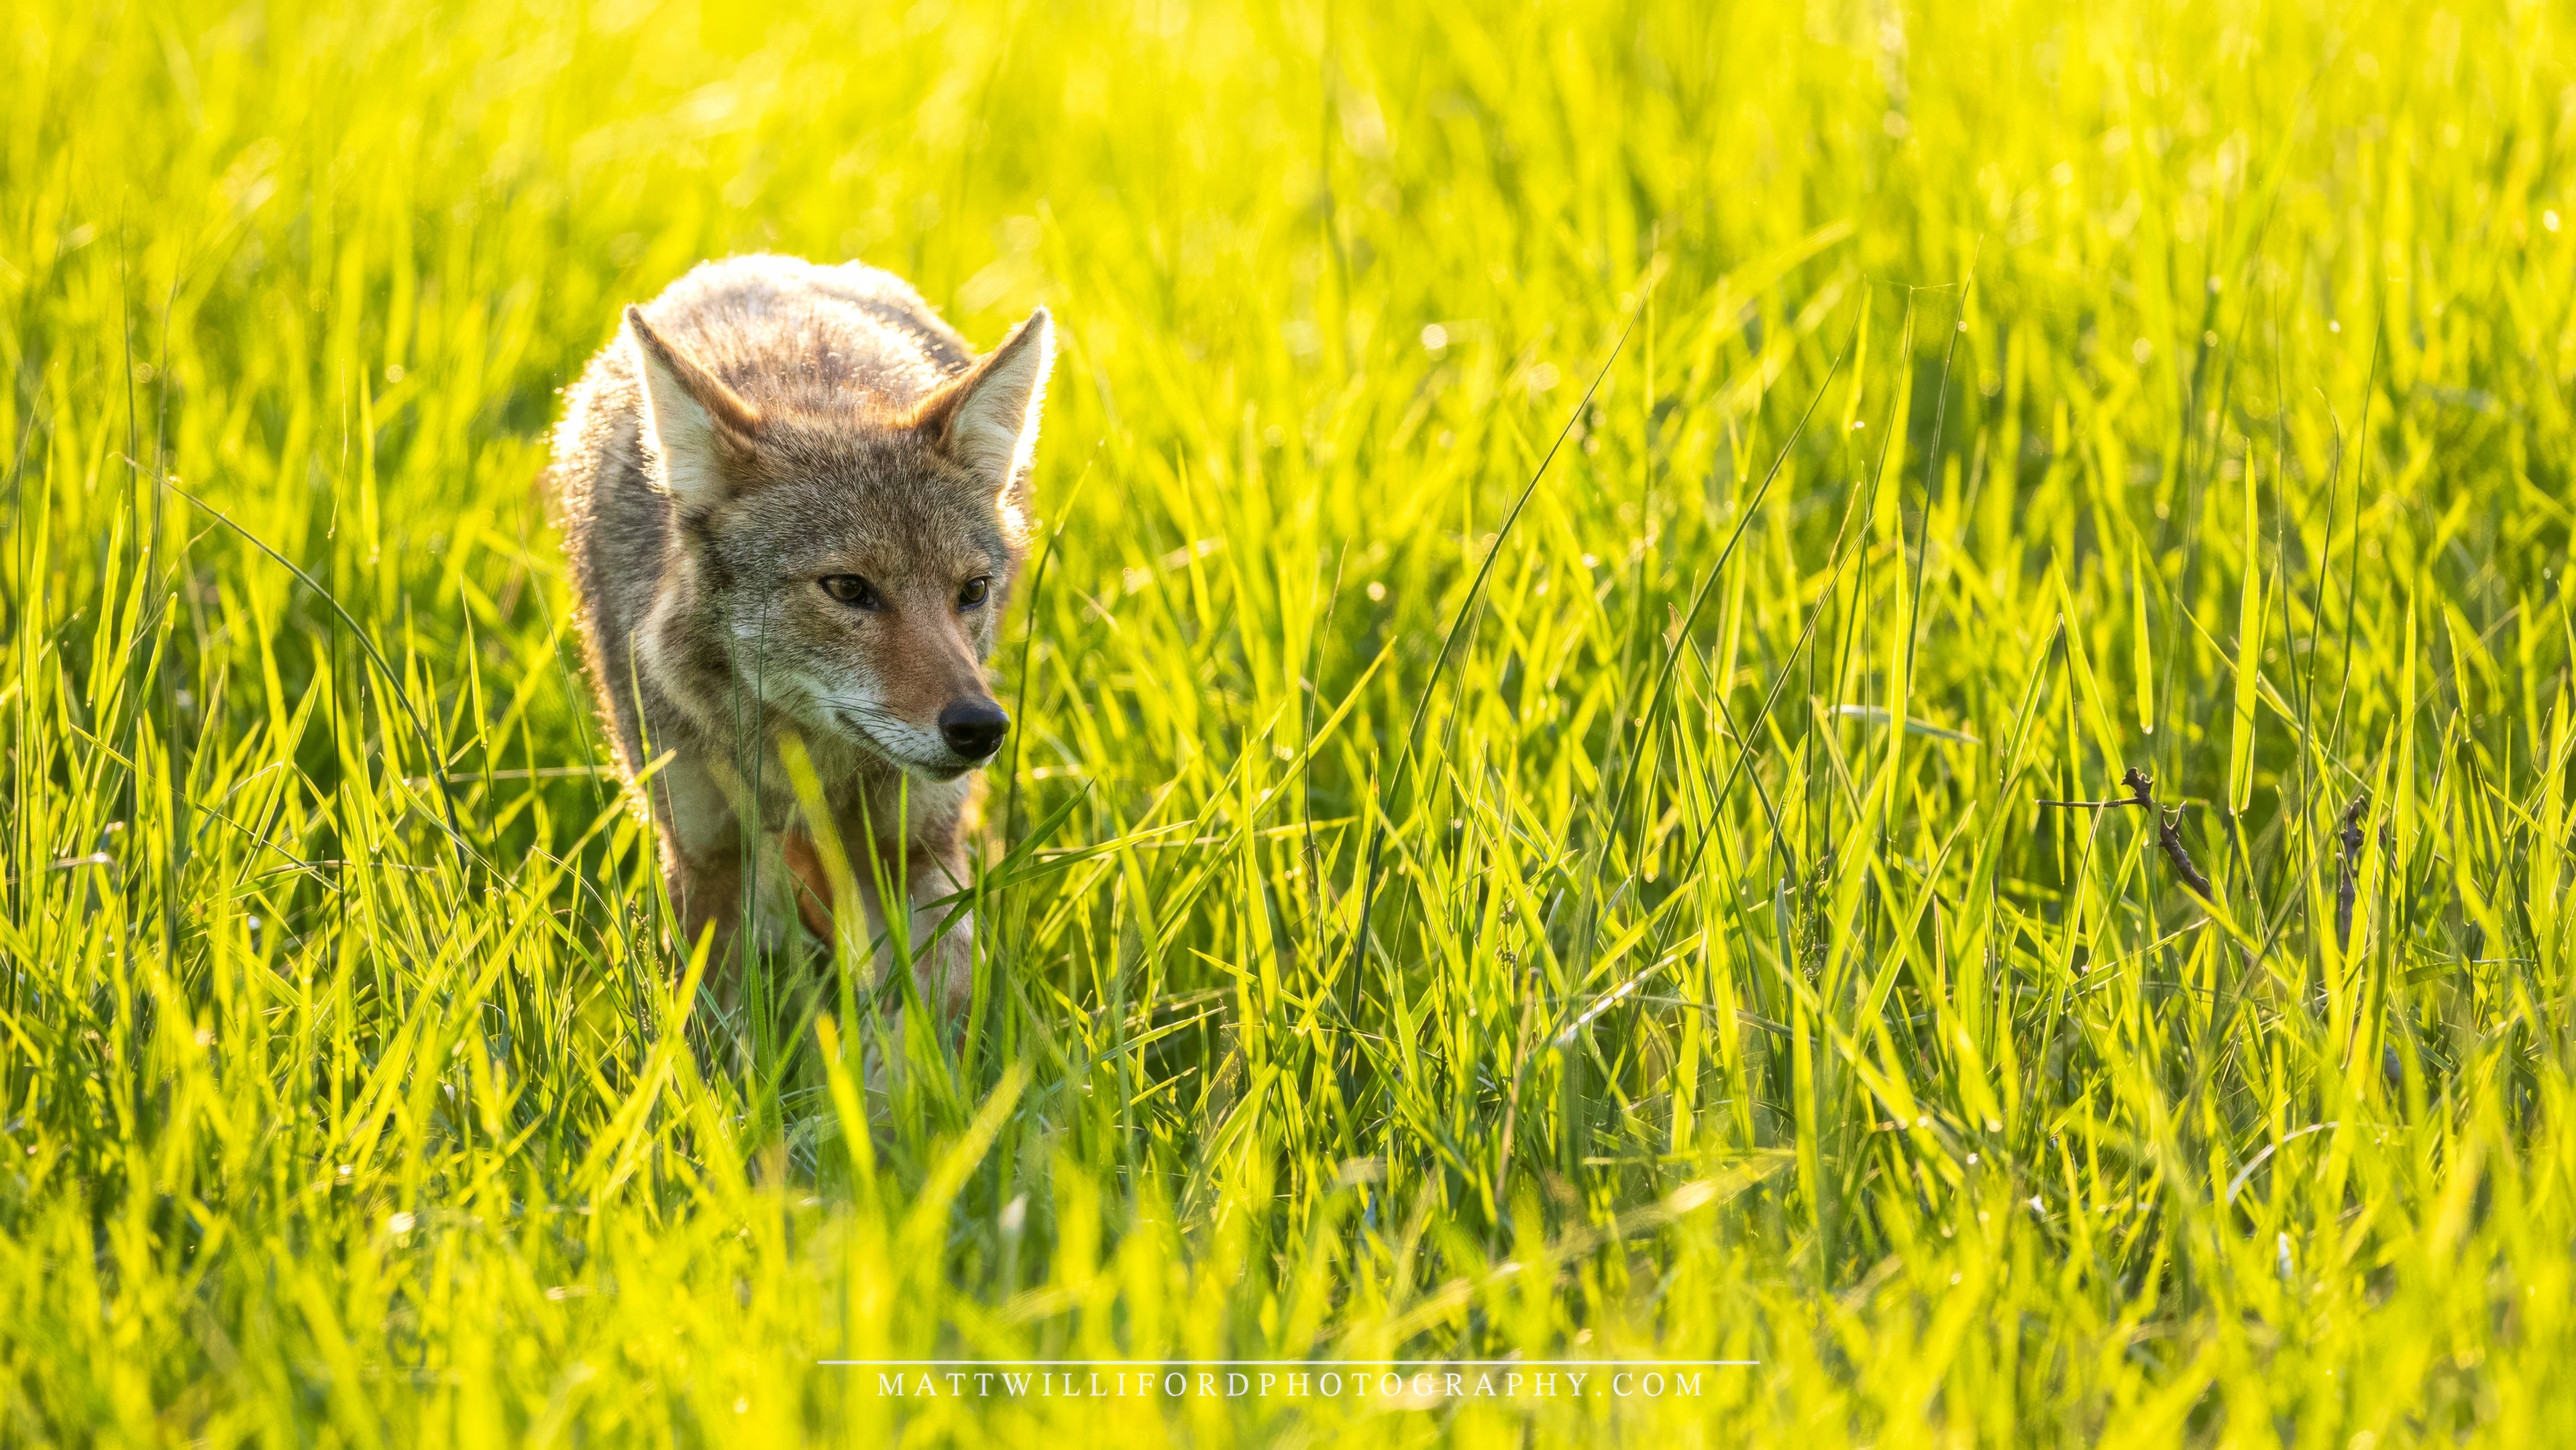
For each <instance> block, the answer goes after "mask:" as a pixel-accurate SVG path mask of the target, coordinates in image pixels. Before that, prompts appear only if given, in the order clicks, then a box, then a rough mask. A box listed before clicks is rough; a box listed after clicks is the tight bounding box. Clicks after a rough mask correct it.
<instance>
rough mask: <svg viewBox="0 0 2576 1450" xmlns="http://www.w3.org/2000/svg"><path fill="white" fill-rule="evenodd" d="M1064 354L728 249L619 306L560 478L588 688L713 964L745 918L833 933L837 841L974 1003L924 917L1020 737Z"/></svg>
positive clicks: (878, 920) (880, 913) (574, 397)
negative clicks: (1008, 705) (1013, 705)
mask: <svg viewBox="0 0 2576 1450" xmlns="http://www.w3.org/2000/svg"><path fill="white" fill-rule="evenodd" d="M1052 361H1053V339H1052V334H1051V331H1050V325H1049V322H1048V319H1047V315H1046V313H1045V312H1044V311H1043V310H1041V311H1039V312H1037V313H1035V314H1033V315H1032V316H1030V318H1029V319H1028V320H1027V321H1026V322H1024V323H1022V324H1020V326H1019V327H1018V328H1017V329H1016V330H1015V331H1013V332H1012V334H1011V335H1010V336H1009V337H1008V338H1007V339H1005V340H1004V341H1003V342H1002V344H1001V345H1000V346H999V347H997V348H995V349H994V350H993V351H992V352H991V353H989V354H986V355H985V356H983V357H981V358H978V357H976V356H975V355H974V353H973V352H972V351H971V350H969V349H968V348H967V346H966V345H965V343H964V341H963V340H962V339H960V338H959V337H958V336H957V334H956V333H955V332H953V331H951V330H950V329H949V328H948V326H947V325H946V324H945V323H943V322H941V321H940V320H939V318H938V317H937V316H936V315H934V314H933V313H932V312H931V310H930V308H929V307H928V306H927V305H926V304H925V303H923V302H922V300H921V299H920V297H919V296H917V295H915V294H914V292H913V291H912V289H911V288H909V287H907V286H905V285H904V284H903V283H902V282H901V281H899V280H897V279H896V278H894V277H893V276H891V275H889V274H887V273H885V272H881V271H877V270H875V269H874V268H870V267H863V266H860V265H858V264H856V263H851V264H849V265H846V266H840V267H818V266H814V265H812V264H810V263H806V262H801V261H796V260H793V259H791V258H786V257H736V258H732V259H729V260H726V261H722V262H710V263H708V264H706V265H704V266H701V267H699V268H698V269H697V270H695V271H693V272H691V273H690V274H689V275H688V276H686V277H684V278H682V279H681V280H680V281H679V282H677V283H676V284H674V285H673V286H672V287H671V288H670V290H668V291H666V292H664V293H663V294H662V295H661V296H660V297H658V298H655V299H654V300H653V301H652V302H651V303H649V304H647V305H645V306H643V307H629V308H627V309H626V315H625V320H624V324H623V326H622V327H621V328H620V329H619V332H618V335H617V337H616V338H615V339H614V340H613V341H611V342H610V343H609V345H608V346H607V347H606V348H605V349H603V350H602V351H601V352H600V353H599V355H598V356H597V357H595V358H593V359H592V360H591V363H590V366H589V367H588V369H587V370H585V371H584V372H583V374H582V378H581V381H580V382H579V383H578V384H576V385H575V386H574V387H573V388H572V389H571V391H570V395H569V400H568V406H567V407H566V409H565V414H564V419H563V423H562V425H561V426H560V427H559V428H558V429H557V431H556V433H555V440H554V467H553V470H552V476H553V478H554V480H555V487H556V490H557V495H558V506H559V509H560V512H561V517H562V523H563V528H564V535H565V545H566V548H567V550H568V552H569V553H570V555H571V559H572V566H573V578H574V584H575V589H576V592H577V593H578V595H579V603H580V615H581V625H582V632H583V637H584V640H585V643H586V644H587V647H588V654H589V660H590V667H591V673H592V676H593V681H594V683H595V685H596V686H597V688H598V690H599V694H600V703H601V707H602V709H603V712H604V713H605V714H606V715H607V717H608V719H609V721H610V723H611V724H612V726H613V727H614V732H615V735H616V743H617V758H618V764H619V766H620V768H621V769H622V770H623V771H624V772H625V774H626V777H627V779H628V780H629V781H639V778H640V786H639V789H640V793H641V795H642V796H643V798H644V801H645V803H646V804H647V805H648V806H649V808H650V810H651V812H652V816H653V820H654V824H655V826H656V827H657V829H658V830H659V832H660V835H661V846H662V861H663V868H664V872H665V875H666V877H667V879H668V881H669V883H670V888H671V895H672V898H673V900H674V902H675V903H676V904H677V905H678V907H679V909H680V914H681V921H682V923H683V925H684V927H685V928H686V929H687V931H688V932H689V935H690V938H691V942H692V944H694V942H695V941H696V939H697V938H698V937H699V936H700V935H702V934H703V933H704V932H706V931H707V930H708V929H709V928H710V927H712V928H713V930H714V933H715V937H716V943H715V946H716V950H717V952H718V953H719V957H718V960H719V961H720V962H721V961H727V960H728V959H729V958H730V956H731V948H732V947H733V945H734V941H735V932H736V929H737V928H738V927H739V926H740V925H742V924H744V923H746V922H748V923H750V924H752V925H753V926H754V927H755V928H756V929H758V930H760V931H761V932H762V933H763V934H764V935H765V936H768V937H771V938H773V939H775V938H776V937H778V936H781V935H783V934H784V933H785V932H786V931H787V930H788V926H789V922H790V921H791V920H793V919H795V918H797V917H801V918H802V920H803V921H804V923H805V924H806V925H807V926H808V927H809V928H811V929H813V930H815V931H817V932H818V933H824V934H828V933H829V932H830V931H831V930H833V929H834V926H835V923H834V922H833V921H832V920H831V917H830V914H829V905H828V904H829V902H830V901H831V899H832V896H831V887H830V885H829V882H830V879H831V877H832V876H833V875H835V874H836V873H835V871H834V870H833V869H832V863H826V862H824V861H823V860H822V859H821V857H820V855H819V853H818V850H817V848H816V846H815V842H816V840H818V839H835V838H837V839H838V841H839V842H840V843H841V844H842V846H843V848H844V849H845V850H846V851H847V852H848V853H849V855H850V857H851V859H850V860H849V861H848V862H847V863H846V864H847V865H848V867H849V870H848V873H847V877H848V879H850V880H853V881H855V882H856V883H858V885H859V887H860V894H861V897H862V900H863V901H864V903H865V905H866V907H867V910H868V916H869V921H868V923H867V926H868V928H869V932H870V935H871V937H872V938H883V937H885V936H887V935H888V934H889V933H888V927H889V924H890V921H891V919H892V918H895V917H908V918H911V919H912V920H911V926H912V928H913V930H912V931H911V939H912V948H913V952H914V955H915V957H916V960H917V963H918V966H919V970H920V973H921V977H922V983H923V986H924V989H925V991H926V992H928V993H930V994H931V995H932V997H933V1000H937V1001H941V1002H943V1003H944V1004H945V1005H946V1006H947V1007H948V1008H949V1009H950V1010H952V1011H954V1010H956V1009H957V1008H959V1007H962V1005H963V1003H964V999H965V993H966V990H967V985H968V983H967V975H968V974H967V970H966V969H967V961H966V956H965V953H966V945H967V940H968V936H967V931H966V926H965V923H964V922H963V921H962V920H961V921H959V922H957V923H955V924H953V925H952V926H951V927H950V930H949V931H948V933H947V934H946V936H944V937H942V938H941V939H940V940H938V941H935V942H933V941H927V940H925V938H926V937H927V936H928V935H929V934H931V933H932V932H933V931H935V929H936V926H937V922H936V920H934V919H933V918H932V916H931V914H930V913H927V912H924V911H922V910H921V906H922V903H924V902H928V901H931V900H934V899H936V898H939V897H943V896H946V895H949V894H950V893H951V892H953V891H954V890H956V889H957V887H958V885H959V884H961V883H960V880H959V878H960V877H961V876H962V874H963V870H964V864H965V863H964V854H963V840H962V835H963V831H964V829H965V817H966V813H967V811H968V809H969V807H970V805H971V792H972V788H973V782H972V780H971V778H970V777H969V774H968V773H969V772H970V771H972V770H973V769H974V768H975V767H976V766H977V765H978V764H979V763H981V762H983V761H985V760H988V759H990V758H991V757H992V756H993V754H994V753H995V752H996V751H997V750H998V749H1000V747H1001V744H1002V741H1003V739H1004V737H1005V736H1006V735H1007V734H1008V732H1009V730H1010V724H1011V721H1010V716H1009V715H1008V714H1007V713H1006V712H1004V710H1003V709H1002V707H1001V705H1000V704H999V703H998V702H996V701H995V700H994V698H993V694H992V691H991V689H990V688H989V687H988V685H987V684H986V682H985V679H984V661H985V659H986V657H987V656H989V655H990V654H991V652H992V648H993V641H994V634H995V630H996V628H997V627H998V624H999V621H1000V617H1001V610H1002V606H1003V603H1004V601H1005V600H1006V599H1007V598H1008V597H1009V592H1010V586H1011V582H1012V579H1013V576H1014V575H1015V573H1016V571H1017V569H1018V566H1019V560H1020V556H1021V553H1022V549H1023V546H1024V544H1025V541H1026V536H1027V532H1028V527H1029V521H1028V470H1029V457H1030V450H1031V449H1032V448H1033V447H1034V446H1035V444H1036V442H1037V431H1038V413H1039V406H1040V402H1041V399H1042V398H1043V396H1044V393H1045V389H1046V378H1047V372H1048V369H1049V367H1050V365H1051V363H1052ZM789 737H793V738H795V739H796V740H797V741H798V742H799V743H800V744H801V745H802V746H803V748H804V751H805V754H806V755H807V756H808V757H809V758H810V759H811V761H812V762H813V765H814V768H815V771H816V773H817V775H818V776H819V777H820V783H821V785H822V787H823V800H824V804H825V807H826V809H827V811H828V814H829V815H830V817H831V820H830V826H831V829H830V830H828V831H818V830H816V829H815V827H816V825H817V824H818V823H816V822H813V821H809V820H806V819H804V816H803V812H802V810H801V809H800V807H799V806H798V805H797V798H796V794H795V792H794V790H793V789H792V788H791V784H790V778H789V774H788V770H787V768H786V764H785V761H784V759H783V758H782V757H781V754H780V746H781V744H782V742H784V741H785V740H786V739H788V738H789ZM648 766H649V767H650V769H649V770H648ZM881 875H882V876H885V877H888V878H890V879H891V878H900V880H901V884H902V887H903V892H904V896H905V901H904V902H903V903H902V904H901V908H900V909H899V910H893V911H890V910H889V909H888V904H887V903H885V902H883V901H881V900H879V899H878V893H877V891H876V890H875V886H874V883H875V882H876V881H877V880H878V879H879V878H880V876H881ZM791 907H792V908H793V910H792V911H791V910H790V909H789V908H791ZM941 915H943V916H944V915H945V913H942V914H941Z"/></svg>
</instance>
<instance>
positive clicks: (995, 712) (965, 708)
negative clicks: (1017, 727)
mask: <svg viewBox="0 0 2576 1450" xmlns="http://www.w3.org/2000/svg"><path fill="white" fill-rule="evenodd" d="M939 733H940V735H941V736H942V737H943V738H945V739H946V740H947V741H948V748H949V749H951V750H954V751H956V752H957V753H958V754H960V755H962V756H965V757H966V758H967V759H968V760H981V759H983V758H984V757H985V756H987V755H990V754H992V753H993V752H994V751H996V750H999V749H1001V748H1002V737H1003V736H1005V735H1008V734H1010V733H1011V717H1010V716H1008V715H1006V714H1004V713H1002V707H1001V706H999V705H996V704H994V703H993V702H992V701H990V700H951V701H949V702H948V708H947V709H945V710H942V711H940V712H939Z"/></svg>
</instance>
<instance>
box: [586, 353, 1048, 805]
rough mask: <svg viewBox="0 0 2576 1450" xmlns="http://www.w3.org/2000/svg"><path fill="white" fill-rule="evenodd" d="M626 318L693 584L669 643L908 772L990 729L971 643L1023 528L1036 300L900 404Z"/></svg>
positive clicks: (991, 625) (992, 733)
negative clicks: (725, 666) (753, 364)
mask: <svg viewBox="0 0 2576 1450" xmlns="http://www.w3.org/2000/svg"><path fill="white" fill-rule="evenodd" d="M626 332H627V336H628V338H629V339H630V340H631V342H632V345H633V347H634V349H635V353H636V362H637V365H638V370H639V371H640V373H641V375H642V380H643V383H644V386H643V388H642V390H641V391H642V392H643V394H644V398H645V402H646V408H645V427H644V430H643V432H644V439H645V441H644V452H645V455H646V457H645V467H646V469H647V470H648V472H651V473H653V474H654V478H653V481H654V482H655V483H656V484H657V485H658V486H660V487H662V488H663V489H665V490H666V491H668V493H669V494H670V495H671V498H672V501H673V503H674V505H675V507H676V510H677V517H678V523H679V535H680V548H681V550H682V552H683V554H684V555H685V557H686V566H687V569H688V572H689V575H690V578H689V580H688V585H689V587H691V588H692V590H693V592H694V595H695V597H694V599H693V600H692V601H691V604H690V607H689V608H688V610H687V615H688V617H687V618H686V619H685V620H683V621H675V622H676V623H680V624H681V626H682V628H683V630H684V631H685V633H686V634H687V636H688V637H689V644H688V645H687V646H686V647H688V648H691V649H693V650H694V651H696V652H698V654H699V656H700V657H701V658H706V657H708V655H709V654H710V653H711V652H712V653H713V654H715V655H719V656H721V657H722V658H723V659H725V660H726V661H727V662H728V663H729V667H730V669H731V671H732V673H733V675H734V680H733V684H734V686H735V687H737V688H739V689H740V690H742V691H743V692H744V693H745V694H746V695H748V696H750V697H751V698H756V699H759V700H761V701H764V702H766V703H767V704H768V705H769V706H771V707H772V708H774V709H776V710H779V711H781V712H783V713H785V714H786V715H788V716H790V717H791V718H793V719H794V720H795V721H797V722H798V724H799V725H801V726H802V727H803V728H804V729H806V730H808V731H812V732H818V733H821V734H824V735H826V736H839V737H842V738H844V739H847V740H850V741H852V742H855V743H856V744H858V745H859V746H860V747H861V748H862V749H864V750H866V751H868V752H871V753H873V754H875V755H878V756H881V757H883V758H884V759H885V760H887V761H889V762H891V763H892V764H893V765H895V766H896V767H897V768H899V769H901V770H903V771H905V772H907V773H909V774H912V775H916V776H920V777H924V778H927V779H931V780H952V779H954V778H956V777H957V776H959V775H962V774H964V773H965V772H967V771H968V770H971V769H973V768H974V767H975V765H976V764H977V763H978V762H980V761H982V760H984V759H985V758H987V757H988V756H990V755H992V754H993V752H994V751H995V750H997V749H998V748H1000V746H1001V743H1002V737H1003V735H1004V734H1005V733H1006V732H1007V731H1008V730H1009V729H1010V725H1011V720H1010V716H1009V715H1007V714H1005V713H1003V710H1002V707H1001V706H1000V705H999V704H997V703H995V701H994V699H993V694H992V691H991V690H990V689H988V688H986V686H985V683H984V660H985V657H986V656H987V655H989V654H990V653H991V652H992V648H993V641H994V636H995V633H996V631H997V630H998V629H999V627H1000V622H1001V614H1002V606H1003V602H1004V600H1005V598H1006V597H1007V595H1008V592H1009V589H1010V584H1011V580H1012V576H1013V574H1014V572H1015V571H1016V569H1017V567H1018V564H1019V559H1020V554H1021V551H1022V547H1023V545H1024V543H1025V539H1026V534H1027V530H1028V497H1027V493H1028V468H1029V457H1030V452H1031V450H1032V449H1033V448H1034V446H1035V445H1036V442H1037V434H1038V412H1039V406H1040V403H1041V400H1042V399H1043V397H1044V394H1045V391H1046V379H1047V372H1048V370H1049V368H1050V367H1051V365H1052V364H1053V361H1054V341H1053V335H1052V332H1051V330H1050V324H1049V322H1048V319H1047V314H1046V312H1045V310H1044V309H1040V310H1039V311H1037V312H1036V313H1033V314H1032V315H1031V316H1030V317H1029V319H1028V320H1027V321H1026V322H1023V323H1021V324H1020V326H1019V327H1018V329H1017V330H1015V331H1013V332H1012V334H1011V335H1010V337H1009V338H1008V339H1007V340H1005V341H1004V342H1003V343H1002V345H1001V346H1000V347H998V348H995V349H994V350H993V351H992V352H991V353H990V354H988V355H987V356H985V357H983V358H981V359H979V360H978V361H976V362H975V363H974V365H973V366H971V367H969V368H967V369H966V370H965V371H963V372H961V373H959V374H958V375H956V376H955V377H953V378H949V379H946V380H944V381H937V382H936V385H935V386H933V387H931V388H929V389H928V390H927V391H926V392H924V393H923V394H921V395H920V396H919V397H918V398H916V399H913V400H909V401H906V402H903V403H901V404H890V403H889V402H888V401H887V400H886V398H885V397H884V396H883V395H882V394H879V393H877V392H875V391H873V390H871V389H869V388H867V387H865V386H864V385H863V384H858V383H853V384H852V385H851V386H849V387H848V388H847V389H846V390H843V391H837V392H836V391H835V390H834V389H833V388H832V387H831V386H829V385H828V384H829V382H830V378H829V376H828V374H829V373H830V368H829V367H828V366H826V365H823V364H818V368H819V372H818V373H817V374H815V375H811V376H809V377H807V378H805V379H801V380H797V385H794V386H782V387H776V388H770V387H761V386H757V385H756V384H757V382H758V380H757V379H754V378H750V377H737V378H736V379H735V380H734V381H733V382H731V383H729V382H728V381H727V380H726V378H725V377H724V376H722V373H723V372H724V371H725V361H726V360H725V359H723V358H720V357H706V358H701V357H698V356H693V355H692V353H691V351H690V350H689V349H687V348H686V347H684V346H682V345H680V344H679V342H678V341H677V339H676V338H673V337H669V336H666V335H665V334H663V333H661V332H657V331H656V330H655V329H654V327H653V325H652V324H651V323H650V322H648V321H647V320H646V319H645V316H644V314H643V313H642V312H641V311H640V310H638V309H636V308H632V307H630V308H628V309H627V310H626ZM817 377H820V378H821V379H822V381H823V383H824V384H825V385H823V386H817V385H816V379H817ZM737 385H739V386H737ZM746 393H749V394H751V395H752V396H753V397H759V398H761V399H762V400H763V401H762V402H759V403H755V402H753V401H752V400H751V398H750V397H746V396H745V394H746ZM772 393H776V394H777V395H778V396H779V397H780V398H782V399H787V400H789V401H772V400H771V399H770V395H771V394H772Z"/></svg>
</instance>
